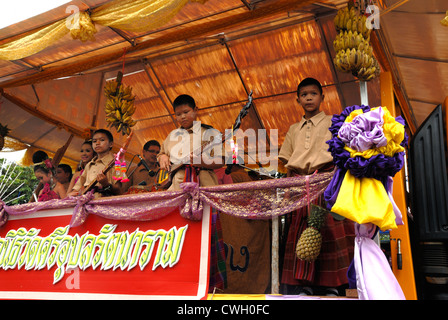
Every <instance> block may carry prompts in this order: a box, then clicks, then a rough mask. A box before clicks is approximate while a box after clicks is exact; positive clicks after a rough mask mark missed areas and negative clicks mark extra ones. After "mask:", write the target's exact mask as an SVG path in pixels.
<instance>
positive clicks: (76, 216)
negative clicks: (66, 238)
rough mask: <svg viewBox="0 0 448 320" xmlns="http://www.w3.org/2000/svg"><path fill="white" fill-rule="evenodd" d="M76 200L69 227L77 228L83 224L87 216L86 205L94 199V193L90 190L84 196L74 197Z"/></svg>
mask: <svg viewBox="0 0 448 320" xmlns="http://www.w3.org/2000/svg"><path fill="white" fill-rule="evenodd" d="M74 198H75V199H76V206H75V208H74V209H73V215H72V220H71V221H70V227H77V226H79V225H81V224H83V223H84V222H85V221H86V219H87V216H88V215H89V214H88V212H87V210H86V204H87V203H89V202H90V201H91V200H93V199H94V198H95V195H94V191H93V190H91V191H89V192H87V193H86V194H84V195H80V196H77V197H74Z"/></svg>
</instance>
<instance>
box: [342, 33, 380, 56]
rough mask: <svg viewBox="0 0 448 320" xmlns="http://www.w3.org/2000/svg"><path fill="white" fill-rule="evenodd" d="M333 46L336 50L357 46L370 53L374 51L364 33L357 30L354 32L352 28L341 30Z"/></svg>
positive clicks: (356, 47)
mask: <svg viewBox="0 0 448 320" xmlns="http://www.w3.org/2000/svg"><path fill="white" fill-rule="evenodd" d="M333 48H334V50H335V51H336V52H338V51H340V50H344V51H345V50H347V49H352V48H355V49H359V50H360V51H365V52H366V53H367V54H370V55H371V54H372V53H373V49H372V46H371V45H370V43H369V41H368V40H366V39H365V38H364V37H363V36H362V34H360V33H358V32H357V31H355V32H352V31H351V30H350V31H341V32H339V34H338V35H337V36H336V38H335V39H334V41H333Z"/></svg>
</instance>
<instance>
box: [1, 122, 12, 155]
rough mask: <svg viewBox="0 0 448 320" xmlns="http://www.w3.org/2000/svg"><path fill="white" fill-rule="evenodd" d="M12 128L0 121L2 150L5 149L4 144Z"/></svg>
mask: <svg viewBox="0 0 448 320" xmlns="http://www.w3.org/2000/svg"><path fill="white" fill-rule="evenodd" d="M10 130H11V129H9V128H8V126H4V125H2V124H1V123H0V150H2V149H3V146H4V145H5V137H6V136H7V135H8V133H9V131H10Z"/></svg>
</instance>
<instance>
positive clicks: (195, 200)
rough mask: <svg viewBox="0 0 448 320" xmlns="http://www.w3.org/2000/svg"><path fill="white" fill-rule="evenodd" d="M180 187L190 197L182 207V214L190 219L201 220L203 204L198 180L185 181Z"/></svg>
mask: <svg viewBox="0 0 448 320" xmlns="http://www.w3.org/2000/svg"><path fill="white" fill-rule="evenodd" d="M180 187H181V188H182V190H183V191H184V192H185V193H189V194H190V197H188V198H187V200H186V201H185V206H184V207H183V208H181V211H180V215H181V216H182V217H183V218H186V219H190V220H201V219H202V209H203V207H204V206H203V204H202V201H201V200H200V196H199V184H198V183H197V182H183V183H181V184H180Z"/></svg>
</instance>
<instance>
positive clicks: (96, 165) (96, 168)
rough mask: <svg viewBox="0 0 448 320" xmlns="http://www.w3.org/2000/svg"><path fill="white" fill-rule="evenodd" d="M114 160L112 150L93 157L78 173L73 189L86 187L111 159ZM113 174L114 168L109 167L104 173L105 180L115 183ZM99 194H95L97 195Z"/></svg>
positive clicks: (77, 189)
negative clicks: (101, 156)
mask: <svg viewBox="0 0 448 320" xmlns="http://www.w3.org/2000/svg"><path fill="white" fill-rule="evenodd" d="M113 160H114V155H113V154H112V152H110V153H109V154H107V155H106V156H105V157H103V158H101V159H98V158H97V157H95V158H93V159H92V160H91V161H90V162H89V163H88V164H87V165H86V167H85V169H84V171H83V173H82V174H81V175H80V177H79V179H78V181H76V183H75V185H74V186H73V190H75V191H79V190H81V188H82V187H84V188H87V187H88V186H89V185H90V183H92V182H93V181H94V180H95V179H96V177H97V176H98V174H99V173H101V172H102V171H103V170H104V169H105V168H106V167H107V166H108V165H109V163H110V162H111V161H113ZM113 176H114V168H112V169H110V170H109V171H108V172H107V173H106V177H107V180H108V181H109V183H110V184H115V180H114V179H113ZM98 195H99V194H95V196H98Z"/></svg>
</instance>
